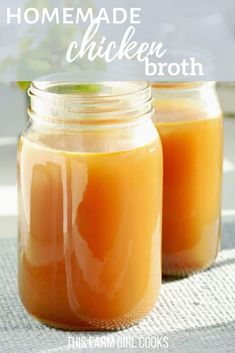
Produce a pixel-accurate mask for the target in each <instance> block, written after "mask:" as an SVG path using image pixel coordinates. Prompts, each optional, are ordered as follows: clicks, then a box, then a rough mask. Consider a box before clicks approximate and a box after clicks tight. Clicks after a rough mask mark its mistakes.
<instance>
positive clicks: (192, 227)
mask: <svg viewBox="0 0 235 353" xmlns="http://www.w3.org/2000/svg"><path fill="white" fill-rule="evenodd" d="M183 107H184V108H185V110H183V109H182V120H181V121H178V122H176V121H174V120H175V117H176V116H177V118H178V119H180V113H181V110H180V109H181V108H183ZM157 109H158V111H157V113H156V121H157V122H156V127H157V130H158V132H159V134H160V137H161V141H162V147H163V166H164V172H163V175H164V178H163V180H164V183H163V230H162V231H163V234H162V236H163V238H162V241H163V254H162V255H163V274H166V275H185V274H189V273H192V272H195V271H199V270H202V269H204V268H207V267H208V266H209V265H211V264H212V263H213V261H214V259H215V257H216V255H217V252H218V247H219V241H220V207H221V206H220V205H221V179H222V155H223V121H222V117H221V116H218V117H211V118H207V117H206V116H204V118H203V116H202V112H201V111H200V110H198V111H197V108H196V107H194V109H193V107H189V106H187V105H186V106H185V104H183V103H182V105H179V106H178V110H177V108H176V105H175V104H169V105H167V102H164V104H163V105H161V102H160V103H159V104H158V105H157ZM171 109H172V119H171V117H170V115H171ZM175 109H176V110H175ZM165 114H166V115H165ZM166 116H167V117H168V119H166V120H167V121H166V122H158V121H159V120H161V119H164V118H165V117H166ZM194 117H195V120H194ZM196 117H197V118H198V120H196Z"/></svg>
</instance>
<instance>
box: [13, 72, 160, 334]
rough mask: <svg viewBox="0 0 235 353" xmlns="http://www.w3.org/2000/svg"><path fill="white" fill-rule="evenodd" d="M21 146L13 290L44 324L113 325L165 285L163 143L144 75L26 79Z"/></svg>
mask: <svg viewBox="0 0 235 353" xmlns="http://www.w3.org/2000/svg"><path fill="white" fill-rule="evenodd" d="M29 96H30V98H31V105H30V108H29V110H28V113H29V117H30V119H29V122H28V126H27V127H26V129H25V131H24V132H23V134H22V136H21V138H20V141H19V148H18V192H19V276H18V278H19V292H20V298H21V300H22V303H23V305H24V306H25V308H26V309H27V311H28V312H29V313H30V314H31V315H32V316H34V317H35V318H37V319H38V320H40V321H42V322H43V323H46V324H48V325H50V326H55V327H59V328H63V329H73V330H101V329H102V330H103V329H105V330H115V329H119V328H124V327H127V326H129V325H132V324H134V323H136V322H137V321H138V320H140V319H141V318H142V317H144V316H145V315H146V314H148V313H149V311H150V310H151V309H152V307H153V306H154V305H155V302H156V299H157V297H158V294H159V288H160V283H161V214H162V148H161V142H160V139H159V136H158V134H157V131H156V129H155V127H154V125H153V123H152V115H153V109H152V99H151V89H150V87H149V86H148V85H147V84H146V83H145V82H103V83H93V84H92V83H90V84H85V83H81V84H77V83H76V82H70V81H66V79H64V78H63V79H61V78H60V77H56V78H55V77H54V78H53V80H52V78H50V77H49V78H46V79H43V80H41V81H36V82H33V83H32V84H31V87H30V89H29Z"/></svg>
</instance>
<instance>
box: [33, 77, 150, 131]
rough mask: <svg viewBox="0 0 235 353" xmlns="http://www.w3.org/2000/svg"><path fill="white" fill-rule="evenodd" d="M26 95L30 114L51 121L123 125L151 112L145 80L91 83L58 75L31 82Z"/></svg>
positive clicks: (147, 86)
mask: <svg viewBox="0 0 235 353" xmlns="http://www.w3.org/2000/svg"><path fill="white" fill-rule="evenodd" d="M28 94H29V96H30V99H31V106H30V108H29V115H30V116H31V117H34V118H36V117H38V118H41V120H50V121H52V120H53V121H54V122H63V123H71V121H73V122H75V121H77V122H80V123H83V124H86V123H89V124H90V123H92V121H94V120H96V121H99V122H101V121H108V120H109V121H111V120H112V121H118V120H119V121H122V122H124V121H127V120H133V119H136V118H139V117H141V116H143V115H146V114H150V113H152V94H151V87H150V85H149V84H148V83H147V82H146V81H98V82H96V81H95V82H94V81H84V80H81V77H80V79H79V78H78V77H76V75H75V76H74V75H73V77H71V75H67V74H66V75H63V74H59V75H53V76H51V75H50V76H46V77H43V78H40V79H37V80H35V81H33V82H32V83H31V86H30V88H29V90H28Z"/></svg>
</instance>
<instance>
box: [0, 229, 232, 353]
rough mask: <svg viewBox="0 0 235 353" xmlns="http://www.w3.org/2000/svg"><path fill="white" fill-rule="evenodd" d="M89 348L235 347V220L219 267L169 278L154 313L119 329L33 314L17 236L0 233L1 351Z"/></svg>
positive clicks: (50, 352)
mask: <svg viewBox="0 0 235 353" xmlns="http://www.w3.org/2000/svg"><path fill="white" fill-rule="evenodd" d="M166 342H167V344H165V343H166ZM120 349H121V350H120ZM89 351H91V352H112V353H113V352H145V351H147V352H156V351H159V352H160V351H164V352H174V353H175V352H177V353H178V352H179V353H184V352H187V353H196V352H198V353H199V352H200V353H204V352H206V353H207V352H208V353H210V352H216V353H221V352H223V353H226V352H235V223H227V224H224V225H223V237H222V248H221V251H220V254H219V256H218V258H217V260H216V263H215V264H214V266H213V267H211V268H210V269H209V270H207V271H204V272H202V273H199V274H196V275H194V276H191V277H189V278H185V279H181V280H169V281H164V283H163V285H162V288H161V294H160V299H159V301H158V303H157V305H156V307H155V308H154V309H153V311H152V312H151V314H150V315H149V316H148V317H146V319H144V320H143V321H142V322H140V323H139V324H138V325H136V326H133V327H131V328H129V329H126V330H124V331H119V332H114V333H102V332H100V333H89V332H88V333H71V332H64V331H60V330H56V329H51V328H48V327H46V326H44V325H42V324H40V323H39V322H37V321H35V320H34V319H32V318H31V317H30V316H29V315H28V314H27V313H26V311H25V310H24V308H23V307H22V305H21V303H20V301H19V298H18V294H17V280H16V240H15V239H7V238H5V239H0V353H56V352H60V353H63V352H72V353H73V352H89Z"/></svg>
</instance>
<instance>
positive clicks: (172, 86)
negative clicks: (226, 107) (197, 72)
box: [151, 81, 216, 91]
mask: <svg viewBox="0 0 235 353" xmlns="http://www.w3.org/2000/svg"><path fill="white" fill-rule="evenodd" d="M215 84H216V82H215V81H194V82H186V81H181V82H154V83H152V84H151V86H152V87H153V88H156V89H158V90H163V91H164V90H170V91H178V90H185V91H192V90H197V89H200V88H201V87H204V86H207V87H214V86H215Z"/></svg>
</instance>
